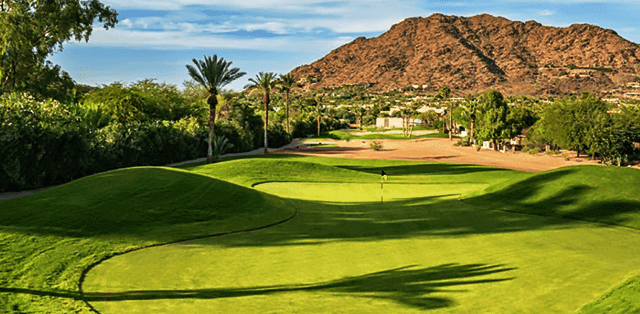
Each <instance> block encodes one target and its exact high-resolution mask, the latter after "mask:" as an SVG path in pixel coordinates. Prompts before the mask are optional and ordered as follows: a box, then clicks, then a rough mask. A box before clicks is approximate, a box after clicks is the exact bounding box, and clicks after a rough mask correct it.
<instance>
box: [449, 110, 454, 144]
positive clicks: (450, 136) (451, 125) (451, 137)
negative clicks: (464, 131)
mask: <svg viewBox="0 0 640 314" xmlns="http://www.w3.org/2000/svg"><path fill="white" fill-rule="evenodd" d="M452 109H453V106H451V107H450V110H449V140H450V141H452V140H453V136H452V135H453V134H452V132H453V115H452V114H451V111H452Z"/></svg>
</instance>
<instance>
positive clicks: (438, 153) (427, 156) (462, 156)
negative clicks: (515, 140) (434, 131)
mask: <svg viewBox="0 0 640 314" xmlns="http://www.w3.org/2000/svg"><path fill="white" fill-rule="evenodd" d="M378 142H381V143H382V147H383V149H382V150H381V151H374V150H371V149H369V144H370V143H371V140H366V141H350V142H346V141H322V143H327V144H329V143H331V144H337V145H339V146H340V147H308V148H301V149H288V150H283V151H281V152H279V153H286V154H292V153H293V154H302V155H312V156H324V157H343V158H368V159H401V160H422V161H439V162H452V163H460V164H474V165H486V166H493V167H499V168H507V169H513V170H521V171H528V172H539V171H546V170H550V169H555V168H559V167H565V166H572V165H585V164H598V163H597V161H593V160H589V159H588V157H586V156H585V157H581V158H579V159H576V158H575V152H568V154H569V156H571V159H570V160H569V161H565V160H564V159H563V158H562V157H561V156H560V155H557V156H547V155H546V154H544V153H540V154H537V155H531V154H528V153H522V152H512V151H507V152H506V153H502V152H496V151H492V150H486V149H482V150H480V151H476V149H475V148H473V147H456V146H454V144H455V143H456V142H457V140H455V139H454V140H453V141H450V140H449V139H437V138H428V139H417V140H378ZM305 143H317V141H306V142H305Z"/></svg>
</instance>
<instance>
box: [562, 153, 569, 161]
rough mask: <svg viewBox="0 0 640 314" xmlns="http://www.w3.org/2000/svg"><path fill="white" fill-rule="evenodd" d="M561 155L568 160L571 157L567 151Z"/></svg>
mask: <svg viewBox="0 0 640 314" xmlns="http://www.w3.org/2000/svg"><path fill="white" fill-rule="evenodd" d="M560 156H562V159H564V160H566V161H568V160H569V159H570V157H569V155H568V154H567V153H562V154H561V155H560Z"/></svg>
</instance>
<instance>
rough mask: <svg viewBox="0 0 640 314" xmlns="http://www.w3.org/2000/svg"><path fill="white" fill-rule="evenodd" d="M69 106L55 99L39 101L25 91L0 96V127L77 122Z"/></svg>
mask: <svg viewBox="0 0 640 314" xmlns="http://www.w3.org/2000/svg"><path fill="white" fill-rule="evenodd" d="M77 121H78V119H77V118H76V116H75V115H74V114H73V112H72V110H70V109H69V106H67V105H65V104H62V103H60V102H58V101H56V100H44V101H39V100H37V99H36V98H34V97H33V96H31V95H29V94H27V93H17V92H13V93H9V94H4V95H1V96H0V127H18V126H24V127H27V126H40V127H43V128H49V127H56V126H62V125H65V124H69V123H73V122H77Z"/></svg>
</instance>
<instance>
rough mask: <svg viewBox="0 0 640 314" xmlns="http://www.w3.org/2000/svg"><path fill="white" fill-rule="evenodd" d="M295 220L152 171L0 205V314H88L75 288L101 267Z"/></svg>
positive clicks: (285, 212) (245, 198)
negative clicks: (147, 249)
mask: <svg viewBox="0 0 640 314" xmlns="http://www.w3.org/2000/svg"><path fill="white" fill-rule="evenodd" d="M203 168H206V167H203ZM293 212H294V210H293V209H292V207H291V204H290V202H289V201H287V200H284V199H281V198H278V197H276V196H272V195H268V194H265V193H262V192H259V191H256V190H253V189H249V188H246V187H243V186H239V185H236V184H232V183H229V182H225V181H221V180H217V179H214V178H211V177H207V176H204V175H200V174H194V173H190V172H187V171H184V170H178V169H171V168H159V167H140V168H127V169H120V170H114V171H109V172H105V173H100V174H96V175H93V176H89V177H85V178H83V179H80V180H76V181H73V182H70V183H68V184H65V185H62V186H59V187H56V188H53V189H51V190H48V191H45V192H42V193H39V194H35V195H32V196H29V197H25V198H21V199H14V200H10V201H7V202H3V203H0V247H2V251H3V252H2V254H1V257H0V269H2V271H1V272H0V312H2V313H13V312H15V313H22V312H47V313H68V312H69V311H79V312H82V311H86V310H87V308H86V307H85V306H84V304H83V303H82V302H80V301H79V299H80V296H79V294H78V291H77V288H78V287H77V284H78V281H79V278H80V274H81V272H82V270H83V269H84V268H85V267H87V266H88V265H90V264H91V263H93V262H96V261H98V260H100V259H101V258H104V257H106V256H110V255H113V254H114V253H118V252H124V251H128V250H132V249H135V248H139V247H143V246H147V245H152V244H158V243H165V242H171V241H177V240H182V239H188V238H195V237H201V236H206V235H211V234H218V233H225V232H230V231H236V230H244V229H251V228H257V227H260V226H264V225H268V224H271V223H274V222H277V221H280V220H284V219H286V218H287V217H290V216H291V215H292V214H293ZM70 300H71V301H70Z"/></svg>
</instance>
